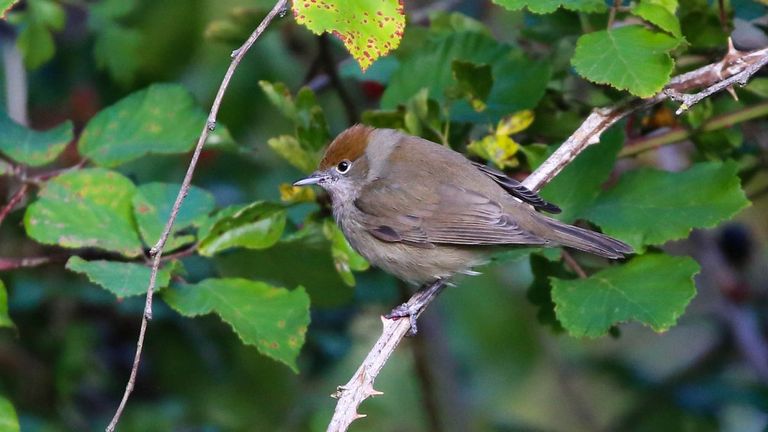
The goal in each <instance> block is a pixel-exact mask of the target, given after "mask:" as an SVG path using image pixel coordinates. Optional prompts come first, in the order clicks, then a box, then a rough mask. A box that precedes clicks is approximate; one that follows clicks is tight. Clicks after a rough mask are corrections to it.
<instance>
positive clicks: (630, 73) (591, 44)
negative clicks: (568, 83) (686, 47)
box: [571, 25, 680, 97]
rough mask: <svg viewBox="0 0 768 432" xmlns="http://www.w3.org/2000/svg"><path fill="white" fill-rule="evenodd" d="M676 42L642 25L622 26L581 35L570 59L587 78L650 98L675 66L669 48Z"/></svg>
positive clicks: (676, 43) (672, 38) (667, 78)
mask: <svg viewBox="0 0 768 432" xmlns="http://www.w3.org/2000/svg"><path fill="white" fill-rule="evenodd" d="M679 43H680V41H679V39H676V38H674V37H672V36H669V35H667V34H663V33H654V32H652V31H650V30H648V29H646V28H645V27H642V26H636V25H632V26H625V27H619V28H615V29H610V30H601V31H596V32H592V33H588V34H585V35H583V36H581V37H580V38H579V40H578V42H577V44H576V52H575V53H574V56H573V59H572V60H571V61H572V63H573V66H574V67H575V68H576V71H577V72H578V73H579V74H580V75H581V76H583V77H584V78H586V79H588V80H590V81H593V82H596V83H599V84H608V85H610V86H612V87H615V88H617V89H619V90H627V91H629V92H630V93H632V94H634V95H636V96H640V97H649V96H653V95H654V94H655V93H656V92H658V91H660V90H661V89H662V87H664V84H666V83H667V81H668V80H669V76H670V73H671V72H672V67H673V66H674V62H673V61H672V57H670V56H669V51H670V50H672V49H673V48H675V47H676V46H677V45H678V44H679Z"/></svg>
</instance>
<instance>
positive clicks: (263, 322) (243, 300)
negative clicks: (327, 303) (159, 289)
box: [163, 279, 309, 372]
mask: <svg viewBox="0 0 768 432" xmlns="http://www.w3.org/2000/svg"><path fill="white" fill-rule="evenodd" d="M163 300H165V301H166V302H167V303H168V304H169V305H170V306H171V307H172V308H173V309H175V310H176V311H178V312H179V313H180V314H182V315H185V316H198V315H206V314H209V313H212V312H213V313H216V314H217V315H219V316H220V317H221V319H222V320H224V321H225V322H226V323H227V324H229V325H230V326H232V329H233V330H234V331H235V333H237V335H238V336H239V337H240V339H241V340H242V341H243V343H246V344H248V345H254V346H256V347H257V348H258V350H259V352H261V353H262V354H264V355H266V356H268V357H271V358H273V359H275V360H277V361H280V362H282V363H284V364H286V365H287V366H288V367H290V368H291V370H293V371H294V372H298V367H297V365H296V357H297V356H298V354H299V351H300V350H301V347H302V345H304V336H305V334H306V332H307V326H308V325H309V296H307V293H306V292H305V291H304V288H302V287H298V288H296V289H295V290H292V291H289V290H286V289H284V288H276V287H273V286H271V285H268V284H266V283H263V282H256V281H251V280H246V279H206V280H204V281H202V282H200V283H198V284H194V285H179V286H172V287H171V288H169V289H167V290H165V291H164V292H163Z"/></svg>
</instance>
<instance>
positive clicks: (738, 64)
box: [327, 46, 768, 432]
mask: <svg viewBox="0 0 768 432" xmlns="http://www.w3.org/2000/svg"><path fill="white" fill-rule="evenodd" d="M766 57H768V48H764V49H761V50H757V51H752V52H739V51H736V50H735V49H733V47H732V46H731V47H730V49H729V51H728V53H727V54H726V55H725V57H724V58H723V59H722V60H721V61H719V62H715V63H712V64H709V65H706V66H703V67H700V68H698V69H696V70H693V71H691V72H687V73H684V74H681V75H678V76H676V77H674V78H672V79H671V80H670V82H669V83H668V84H667V86H666V87H665V88H664V89H663V90H662V91H661V92H659V93H658V94H657V95H655V96H653V97H651V98H648V99H633V100H630V101H628V102H626V103H623V104H619V105H617V106H613V107H609V108H600V109H596V110H595V111H594V112H593V113H592V114H590V115H589V116H588V117H587V118H586V120H584V122H583V123H582V124H581V126H579V128H578V129H576V131H575V132H574V133H573V134H572V135H571V136H570V137H569V138H568V139H567V140H566V141H565V142H564V143H563V144H562V145H561V146H560V147H559V148H558V149H557V150H556V151H555V152H554V153H553V154H552V155H551V156H550V157H549V158H548V159H547V160H546V161H544V163H542V164H541V166H539V168H538V169H537V170H536V171H534V172H533V173H532V174H531V175H530V176H528V178H526V179H525V181H523V184H524V185H525V186H526V187H528V188H529V189H531V190H534V191H538V190H539V189H541V188H542V187H543V186H544V185H546V184H547V183H548V182H549V181H551V180H552V179H553V178H554V177H555V176H556V175H557V174H559V173H560V171H562V170H563V168H565V167H566V166H568V164H570V163H571V162H572V161H573V160H574V159H575V158H576V156H578V155H579V154H580V153H581V152H582V151H584V150H585V149H586V148H587V147H589V146H590V145H592V144H596V143H598V142H599V141H600V136H601V135H602V133H603V132H605V131H606V130H607V129H608V128H610V127H611V126H612V125H614V124H615V123H616V122H618V121H619V120H621V119H622V118H624V117H626V116H627V115H629V114H630V113H632V112H634V111H637V110H639V109H643V108H647V107H649V106H652V105H655V104H657V103H659V102H662V101H664V100H666V99H668V98H670V93H671V92H674V93H675V94H683V92H687V91H692V90H695V89H702V88H703V89H704V90H703V91H702V92H700V93H697V94H706V95H705V96H703V97H702V99H703V98H705V97H709V96H711V95H712V94H715V93H716V92H718V91H721V90H723V89H726V88H728V87H729V85H723V84H721V83H722V82H723V81H727V80H730V81H729V83H734V82H738V83H746V81H747V80H748V79H749V78H750V77H751V76H752V75H754V74H755V73H757V71H758V70H759V69H760V68H761V67H762V66H763V65H765V64H766V62H768V60H766ZM733 77H737V78H733ZM418 296H419V293H416V294H415V295H414V296H413V297H411V299H410V300H409V301H408V304H409V305H410V304H420V305H421V306H422V307H421V310H420V311H419V315H420V314H421V313H422V312H423V311H424V310H425V309H426V308H427V307H428V306H429V304H430V303H431V302H432V300H434V299H435V297H437V296H436V295H434V296H431V297H430V298H427V299H424V298H421V299H416V298H417V297H418ZM417 317H418V315H417ZM382 324H383V329H382V333H381V336H380V337H379V339H378V340H377V341H376V343H375V344H374V346H373V348H372V349H371V351H370V352H369V353H368V355H367V356H366V357H365V359H364V360H363V363H362V364H361V365H360V367H359V368H358V369H357V371H356V372H355V374H354V375H353V376H352V378H351V379H350V380H349V382H347V383H346V384H345V385H343V386H339V387H338V389H337V391H336V392H335V393H334V394H333V395H332V396H333V397H335V398H337V399H338V402H337V404H336V410H335V411H334V414H333V418H332V419H331V423H330V424H329V425H328V429H327V430H328V431H329V432H341V431H346V430H347V429H348V428H349V425H350V424H351V423H352V422H353V421H355V420H356V419H358V418H362V417H365V414H359V413H358V412H357V409H358V407H359V405H360V404H361V403H362V402H363V401H364V400H365V399H367V398H368V397H371V396H375V395H380V394H381V392H377V391H376V390H374V389H373V383H374V381H375V379H376V377H377V376H378V374H379V372H380V371H381V369H382V368H383V367H384V365H385V364H386V362H387V360H388V359H389V357H390V356H391V355H392V353H393V352H394V350H395V349H396V348H397V346H398V345H399V344H400V341H401V340H402V339H403V337H404V336H405V335H406V333H408V331H409V330H410V324H409V322H408V320H403V319H400V320H389V319H384V318H382Z"/></svg>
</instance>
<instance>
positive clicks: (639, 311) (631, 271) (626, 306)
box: [552, 254, 699, 337]
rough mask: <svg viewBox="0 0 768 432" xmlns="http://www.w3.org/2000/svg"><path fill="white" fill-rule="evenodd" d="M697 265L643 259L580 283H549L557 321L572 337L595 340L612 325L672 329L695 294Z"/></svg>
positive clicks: (687, 261)
mask: <svg viewBox="0 0 768 432" xmlns="http://www.w3.org/2000/svg"><path fill="white" fill-rule="evenodd" d="M698 272H699V265H698V264H697V263H696V261H694V260H693V259H692V258H689V257H672V256H668V255H662V254H654V255H643V256H640V257H637V258H635V259H633V260H632V261H630V262H629V263H627V264H624V265H618V266H613V267H609V268H607V269H605V270H602V271H599V272H597V273H595V274H593V275H592V276H590V277H588V278H586V279H572V280H562V279H557V278H553V279H552V298H553V300H554V302H555V312H556V314H557V319H558V320H559V321H560V323H561V324H562V325H563V327H565V329H566V330H567V331H568V333H570V334H571V335H573V336H587V337H598V336H602V335H604V334H605V333H606V332H607V331H608V329H609V328H610V327H611V326H612V325H615V324H617V323H621V322H625V321H630V320H634V321H639V322H641V323H643V324H645V325H647V326H649V327H651V328H652V329H653V330H655V331H657V332H662V331H665V330H667V329H669V328H670V327H672V326H673V325H674V324H675V322H676V321H677V318H678V317H679V316H680V315H681V314H682V313H683V311H684V310H685V307H686V306H687V305H688V303H689V302H690V301H691V299H692V298H693V296H694V295H695V294H696V288H695V286H694V283H693V276H694V275H695V274H696V273H698Z"/></svg>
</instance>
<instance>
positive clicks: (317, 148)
mask: <svg viewBox="0 0 768 432" xmlns="http://www.w3.org/2000/svg"><path fill="white" fill-rule="evenodd" d="M259 85H260V86H261V89H262V90H263V91H264V93H265V94H266V95H267V98H268V99H269V101H270V102H272V104H273V105H274V106H275V107H276V108H277V109H278V110H280V112H281V113H282V114H283V115H284V116H285V117H287V118H288V119H289V120H291V122H293V124H294V126H295V130H296V132H295V134H294V135H281V136H278V137H275V138H270V140H269V141H267V144H268V145H269V146H270V147H271V148H272V150H274V151H275V152H276V153H277V154H279V155H280V156H282V157H283V158H284V159H285V160H287V161H288V162H289V163H291V165H293V166H295V167H296V168H298V169H299V170H301V171H302V172H304V173H310V172H312V171H314V170H315V168H317V164H318V163H319V162H320V157H321V156H322V150H323V148H324V147H325V145H326V144H327V143H328V141H329V139H330V136H331V134H330V132H329V131H328V123H327V122H326V120H325V115H324V114H323V110H322V108H321V107H320V106H319V105H318V104H317V99H316V98H315V93H314V92H313V91H312V90H310V89H309V88H307V87H304V88H302V89H301V90H299V92H298V93H297V94H296V98H295V99H294V97H293V96H291V92H290V91H289V90H288V87H286V85H285V84H283V83H270V82H268V81H259Z"/></svg>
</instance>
